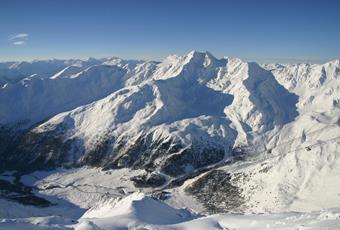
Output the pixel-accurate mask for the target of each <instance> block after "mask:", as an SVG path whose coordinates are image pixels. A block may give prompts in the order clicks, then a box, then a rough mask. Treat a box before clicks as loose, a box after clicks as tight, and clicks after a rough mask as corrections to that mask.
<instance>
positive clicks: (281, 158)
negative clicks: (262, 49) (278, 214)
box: [0, 51, 340, 212]
mask: <svg viewBox="0 0 340 230" xmlns="http://www.w3.org/2000/svg"><path fill="white" fill-rule="evenodd" d="M339 77H340V64H339V60H334V61H331V62H328V63H325V64H322V65H320V64H296V65H280V64H270V65H269V64H266V65H259V64H257V63H248V62H244V61H242V60H240V59H237V58H222V59H217V58H215V57H214V56H213V55H212V54H210V53H209V52H196V51H192V52H190V53H189V54H187V55H186V56H175V55H174V56H169V57H167V58H166V59H165V60H163V61H162V62H152V61H150V62H143V61H134V60H122V59H119V58H110V59H98V60H97V59H89V60H87V61H81V60H63V61H60V60H49V61H36V62H13V63H0V125H1V132H0V160H1V161H0V169H2V171H5V170H18V171H20V172H21V173H22V174H24V173H28V172H32V171H35V170H42V169H55V168H57V167H60V166H65V167H76V166H82V165H88V166H94V167H101V168H103V169H119V168H131V169H135V170H140V171H141V173H140V175H138V176H134V177H132V178H131V180H133V181H134V182H135V185H136V187H151V188H158V189H165V188H170V187H176V186H180V185H182V184H183V182H184V181H185V180H187V179H189V178H192V177H193V176H197V175H200V174H202V173H203V174H202V175H203V176H202V177H199V178H197V180H196V179H195V180H196V181H195V182H194V183H193V184H192V185H191V186H189V187H188V188H187V192H188V193H189V194H193V195H194V196H196V198H197V199H199V200H201V201H202V203H205V204H206V205H208V204H207V200H208V197H207V195H206V194H207V191H208V194H210V197H209V200H210V201H211V202H210V203H211V204H210V206H209V208H210V209H211V210H212V211H213V212H219V211H223V210H225V209H226V208H228V210H235V211H240V210H241V211H244V210H250V211H259V212H261V211H264V210H271V211H275V210H289V209H296V210H314V209H317V208H320V207H332V206H334V204H339V202H340V196H339V195H338V194H337V193H338V192H339V186H338V185H337V186H335V185H334V184H339V183H338V181H339V179H340V177H339V172H340V160H339V159H340V158H339V151H340V143H339V138H340V137H339V136H340V128H339V125H340V80H339ZM231 166H232V167H234V168H233V169H231V168H230V167H231ZM236 166H240V167H236ZM320 178H327V180H323V181H322V182H321V181H320ZM222 179H223V180H224V182H223V183H222V184H221V185H222V186H221V189H225V188H226V187H228V186H229V187H230V190H229V191H230V192H231V193H232V196H233V197H236V198H235V200H234V202H230V203H228V204H222V203H221V199H222V198H224V199H225V198H226V196H228V195H230V196H231V194H228V193H226V192H225V190H220V189H217V190H216V189H215V190H214V191H213V190H212V189H213V186H210V187H206V186H208V185H209V184H210V185H211V184H214V183H221V180H222ZM226 179H227V181H225V180H226ZM200 180H201V182H200ZM203 182H204V183H203ZM319 183H322V186H319ZM332 186H333V187H332ZM334 186H335V187H334ZM202 191H205V193H203V192H202ZM209 191H210V193H209ZM326 191H328V195H327V196H328V198H327V199H323V198H322V196H323V195H324V193H325V192H326Z"/></svg>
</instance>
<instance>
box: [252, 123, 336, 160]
mask: <svg viewBox="0 0 340 230" xmlns="http://www.w3.org/2000/svg"><path fill="white" fill-rule="evenodd" d="M334 125H335V124H330V125H327V126H325V127H322V128H320V129H316V130H313V131H311V132H308V133H305V135H306V136H309V137H310V136H313V135H314V134H316V133H319V132H320V131H322V130H326V129H332V128H339V126H334ZM330 126H333V127H330ZM300 139H301V137H296V138H292V139H290V140H288V141H285V142H282V143H280V144H277V145H275V146H273V147H272V148H269V149H267V148H266V147H265V149H263V150H260V151H258V152H256V153H255V154H260V153H265V152H267V151H268V150H273V149H275V148H277V147H280V146H283V145H287V144H290V143H293V142H294V141H297V140H300ZM257 147H259V145H249V146H247V147H246V149H257Z"/></svg>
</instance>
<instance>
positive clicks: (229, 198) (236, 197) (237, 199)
mask: <svg viewBox="0 0 340 230" xmlns="http://www.w3.org/2000/svg"><path fill="white" fill-rule="evenodd" d="M234 180H237V177H233V176H232V175H230V174H229V173H227V172H225V171H223V170H213V171H211V172H208V173H206V174H204V175H203V176H201V177H200V178H199V179H197V180H196V181H194V182H193V183H192V184H191V185H189V186H188V187H186V192H188V193H189V194H191V195H193V196H194V197H196V198H197V199H198V200H199V201H200V202H201V203H202V204H203V205H204V206H205V208H206V209H207V211H208V212H210V213H220V212H243V208H244V206H245V200H244V198H243V197H242V194H241V191H240V188H238V187H237V186H236V185H235V182H234Z"/></svg>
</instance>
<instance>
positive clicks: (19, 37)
mask: <svg viewBox="0 0 340 230" xmlns="http://www.w3.org/2000/svg"><path fill="white" fill-rule="evenodd" d="M28 37H29V34H26V33H21V34H16V35H13V36H11V37H10V38H9V40H14V39H28Z"/></svg>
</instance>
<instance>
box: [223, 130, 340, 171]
mask: <svg viewBox="0 0 340 230" xmlns="http://www.w3.org/2000/svg"><path fill="white" fill-rule="evenodd" d="M337 139H339V141H340V136H337V137H333V138H330V139H327V140H323V141H319V142H317V143H314V144H312V145H308V146H304V147H299V148H295V149H292V150H290V151H287V152H285V153H283V154H279V155H272V156H271V157H268V156H264V157H263V158H262V159H260V160H257V159H259V158H257V157H256V156H258V155H260V154H261V153H265V152H266V151H262V152H257V153H255V154H254V155H255V157H252V158H251V159H249V160H248V161H245V162H244V163H255V162H256V163H260V162H263V161H266V160H270V159H273V158H275V157H281V156H284V155H287V154H288V153H293V152H297V151H301V150H304V149H306V148H307V147H309V148H312V147H316V146H321V145H325V144H326V143H328V142H332V141H335V140H337ZM223 166H224V165H221V167H223Z"/></svg>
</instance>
